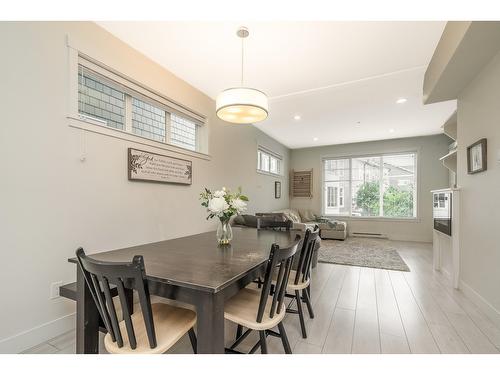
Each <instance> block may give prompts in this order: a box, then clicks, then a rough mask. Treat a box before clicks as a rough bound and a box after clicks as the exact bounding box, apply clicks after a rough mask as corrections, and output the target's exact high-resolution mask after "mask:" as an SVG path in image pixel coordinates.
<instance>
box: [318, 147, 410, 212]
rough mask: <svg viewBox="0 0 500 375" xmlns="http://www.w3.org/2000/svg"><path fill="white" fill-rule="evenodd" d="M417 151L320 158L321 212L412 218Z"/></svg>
mask: <svg viewBox="0 0 500 375" xmlns="http://www.w3.org/2000/svg"><path fill="white" fill-rule="evenodd" d="M416 167H417V155H416V153H414V152H413V153H404V154H388V155H371V156H363V157H349V158H338V159H337V158H336V159H324V160H323V181H324V182H323V196H324V199H323V201H324V207H323V213H324V214H325V215H332V216H358V217H387V218H415V217H416V215H417V212H416V201H417V193H416V191H417V190H416V186H417V180H416V178H417V177H416V170H417V169H416Z"/></svg>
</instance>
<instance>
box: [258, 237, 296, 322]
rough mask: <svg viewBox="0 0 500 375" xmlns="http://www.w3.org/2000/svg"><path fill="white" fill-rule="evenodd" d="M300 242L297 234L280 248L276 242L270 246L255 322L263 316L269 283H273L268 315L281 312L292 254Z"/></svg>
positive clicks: (268, 292) (260, 320) (269, 288)
mask: <svg viewBox="0 0 500 375" xmlns="http://www.w3.org/2000/svg"><path fill="white" fill-rule="evenodd" d="M299 242H300V235H298V234H297V236H296V237H295V240H294V242H293V243H292V244H290V245H289V246H288V247H284V248H280V247H279V246H278V245H277V244H273V245H272V246H271V253H270V254H269V259H268V261H267V267H266V273H265V276H264V283H263V285H262V291H261V295H260V301H259V309H258V310H257V322H258V323H260V322H262V319H263V317H264V313H265V309H266V305H267V303H268V297H269V294H270V292H271V285H272V284H273V283H275V285H276V288H275V290H274V294H273V298H272V302H271V306H270V309H269V317H270V318H273V317H274V315H276V314H279V313H281V309H282V308H283V300H284V298H285V292H286V286H287V283H288V277H289V275H290V270H291V268H292V261H293V256H294V255H295V253H296V252H297V247H298V245H299ZM275 272H277V277H276V278H275V280H273V276H274V274H275Z"/></svg>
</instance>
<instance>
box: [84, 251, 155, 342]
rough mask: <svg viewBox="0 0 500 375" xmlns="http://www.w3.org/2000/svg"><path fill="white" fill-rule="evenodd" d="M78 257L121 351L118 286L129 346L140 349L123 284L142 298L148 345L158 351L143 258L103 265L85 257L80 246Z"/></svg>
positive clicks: (105, 323) (109, 330)
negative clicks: (116, 302) (115, 297)
mask: <svg viewBox="0 0 500 375" xmlns="http://www.w3.org/2000/svg"><path fill="white" fill-rule="evenodd" d="M76 257H77V259H78V264H79V265H80V267H81V270H82V272H83V275H84V276H85V281H86V282H87V285H88V287H89V289H90V292H91V294H92V297H93V298H94V301H95V304H96V306H97V310H98V311H99V314H100V315H101V318H102V320H103V322H104V326H105V327H106V329H107V331H108V333H109V334H110V336H111V339H112V340H113V342H116V343H117V345H118V347H119V348H121V347H123V337H122V333H121V332H120V328H119V322H118V317H117V315H116V308H115V305H114V303H113V297H112V295H111V289H110V285H115V286H116V289H117V291H118V297H119V299H120V304H121V307H122V314H123V320H124V321H125V327H126V329H127V336H128V340H129V343H130V347H131V348H132V349H135V348H136V347H137V340H136V337H135V333H134V326H133V324H132V319H131V313H130V310H129V308H128V304H127V298H126V296H125V289H124V288H125V286H124V285H127V287H128V288H131V289H134V290H136V291H137V293H138V295H139V302H140V304H141V310H142V315H143V317H144V323H145V325H146V333H147V335H148V340H149V345H150V347H151V348H155V347H156V334H155V328H154V322H153V313H152V309H151V298H150V295H149V289H148V284H147V281H146V279H145V275H146V273H145V267H144V259H143V257H142V256H140V255H136V256H134V258H133V259H132V262H103V261H99V260H95V259H92V258H89V257H88V256H87V255H85V252H84V251H83V249H82V248H81V247H80V248H78V250H76Z"/></svg>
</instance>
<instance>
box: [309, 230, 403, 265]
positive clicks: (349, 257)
mask: <svg viewBox="0 0 500 375" xmlns="http://www.w3.org/2000/svg"><path fill="white" fill-rule="evenodd" d="M318 261H319V262H323V263H336V264H346V265H350V266H360V267H370V268H382V269H386V270H395V271H406V272H409V271H410V269H409V268H408V266H407V265H406V263H405V261H404V260H403V259H402V258H401V256H400V255H399V253H398V252H397V250H396V249H395V248H394V247H393V246H391V244H390V241H388V240H383V239H377V238H363V237H348V238H346V240H345V241H335V240H321V248H320V249H319V257H318Z"/></svg>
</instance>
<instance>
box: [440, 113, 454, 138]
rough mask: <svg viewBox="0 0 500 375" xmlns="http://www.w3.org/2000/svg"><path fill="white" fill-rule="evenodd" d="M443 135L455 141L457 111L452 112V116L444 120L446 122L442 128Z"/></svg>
mask: <svg viewBox="0 0 500 375" xmlns="http://www.w3.org/2000/svg"><path fill="white" fill-rule="evenodd" d="M442 128H443V131H444V134H446V135H447V136H448V137H450V138H451V139H453V140H454V141H456V140H457V111H456V110H455V112H453V114H452V115H451V116H450V117H449V118H448V120H446V122H445V123H444V124H443V126H442Z"/></svg>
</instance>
